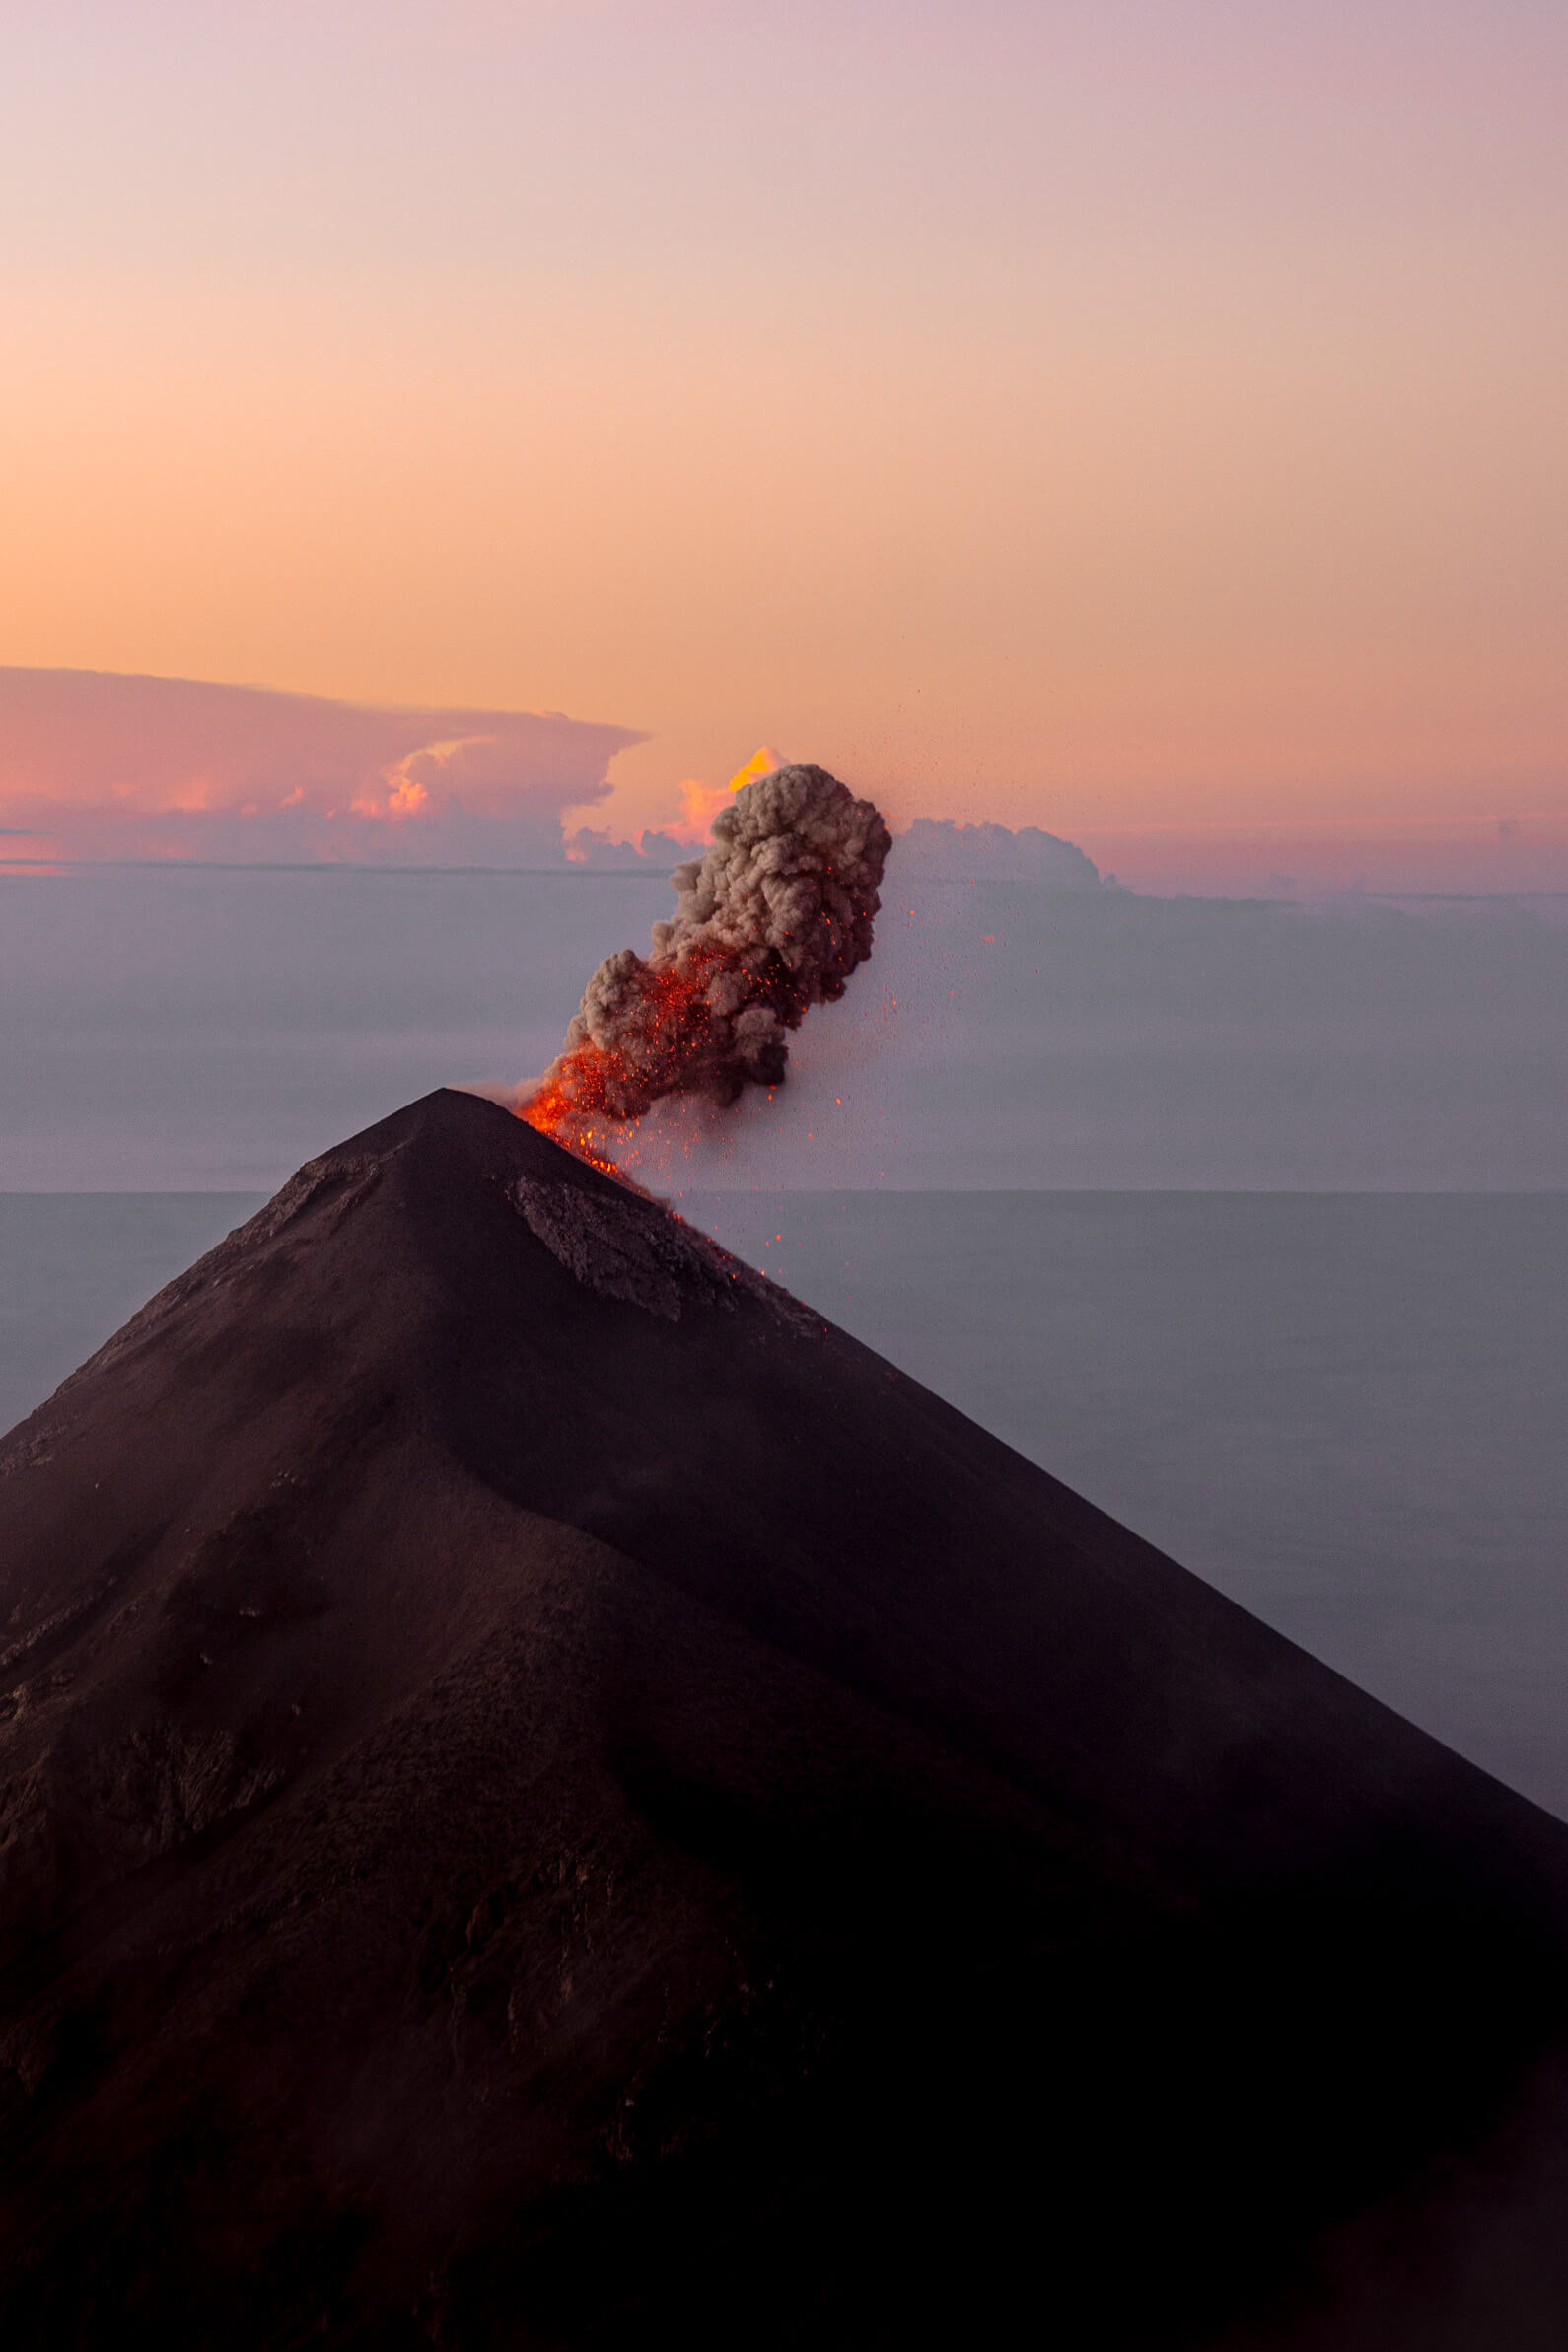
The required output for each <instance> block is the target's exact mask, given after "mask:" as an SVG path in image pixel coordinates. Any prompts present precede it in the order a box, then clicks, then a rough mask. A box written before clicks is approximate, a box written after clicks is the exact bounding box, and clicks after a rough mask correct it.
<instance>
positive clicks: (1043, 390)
mask: <svg viewBox="0 0 1568 2352" xmlns="http://www.w3.org/2000/svg"><path fill="white" fill-rule="evenodd" d="M1565 61H1568V19H1565V18H1564V15H1563V12H1562V11H1561V9H1560V7H1557V6H1551V7H1547V6H1545V5H1536V4H1534V0H1494V4H1493V5H1491V6H1489V7H1486V8H1484V9H1483V8H1482V7H1480V6H1472V5H1456V4H1454V0H1422V4H1421V5H1417V4H1416V0H1389V4H1387V5H1381V6H1368V5H1366V0H1362V4H1361V5H1359V6H1356V7H1352V6H1350V5H1348V4H1347V0H1319V4H1317V5H1315V6H1313V7H1312V8H1310V9H1302V8H1300V7H1297V6H1295V5H1289V6H1287V5H1284V4H1283V0H1279V4H1277V5H1261V4H1257V0H1253V4H1251V5H1247V6H1243V5H1241V0H1234V4H1222V0H1178V4H1176V5H1170V4H1169V0H1161V4H1158V5H1157V4H1156V0H1138V4H1136V5H1116V4H1115V0H1100V4H1099V5H1096V6H1094V7H1090V6H1089V5H1087V0H1085V4H1082V5H1080V4H1077V0H1074V4H1071V5H1068V4H1054V0H1027V4H1025V0H1019V4H1017V5H996V4H994V0H992V4H987V0H970V4H969V5H966V6H964V7H963V8H962V10H961V9H959V8H957V7H953V6H927V5H921V4H920V0H909V4H903V0H900V5H898V6H896V7H894V6H892V5H891V0H889V4H887V5H863V4H857V0H841V4H839V5H835V6H833V7H826V6H811V5H797V6H792V7H790V8H788V9H785V8H783V7H781V6H774V5H769V4H763V0H752V4H748V5H740V4H738V0H737V4H730V5H721V4H720V0H713V4H711V5H705V6H699V5H693V4H690V0H681V4H676V0H668V4H665V5H659V4H651V0H650V4H642V0H488V4H480V0H459V4H454V0H446V4H445V5H442V6H439V7H438V6H436V5H434V4H432V5H417V6H416V5H410V4H408V0H401V4H391V5H383V6H381V7H378V8H376V9H374V10H373V9H371V8H369V7H368V6H358V5H345V4H344V0H315V4H314V5H313V6H311V7H310V8H306V7H304V6H303V5H299V4H297V0H277V4H274V5H270V6H268V7H267V8H265V9H238V8H226V9H221V10H214V9H212V8H210V7H207V6H197V5H195V4H194V0H188V4H187V0H112V4H110V0H61V4H60V5H59V6H57V7H54V8H51V9H49V10H36V11H30V12H28V21H27V22H26V23H24V24H22V25H21V26H19V27H17V28H15V29H13V31H12V32H11V34H10V36H9V39H8V58H7V71H6V77H5V83H6V86H5V90H4V93H3V94H0V118H3V119H0V129H3V131H4V137H3V138H0V202H3V204H4V207H5V213H6V218H7V221H8V224H9V227H8V239H7V246H6V251H5V255H4V257H3V259H0V280H3V284H0V292H3V296H4V301H3V306H0V315H3V317H4V319H5V342H6V351H5V365H4V367H3V368H0V449H3V451H4V461H3V463H4V466H5V473H6V497H5V511H6V529H5V533H4V535H3V538H0V663H4V664H9V665H14V666H21V667H33V668H39V667H42V668H59V667H67V668H75V669H86V670H104V671H120V672H151V673H155V674H159V675H162V676H164V677H185V678H198V679H199V678H206V679H254V680H259V681H262V682H264V683H266V684H269V685H273V686H279V687H286V688H289V689H292V690H294V691H296V692H300V693H306V694H312V695H318V696H330V697H339V698H346V699H348V700H350V701H353V702H356V703H361V704H369V705H374V706H376V707H377V708H380V709H383V710H385V709H389V708H392V707H398V708H404V709H406V708H407V707H409V706H419V707H420V708H422V709H429V710H454V709H459V710H466V711H469V712H472V711H475V710H477V711H480V712H488V713H491V714H494V713H496V712H503V713H529V712H534V711H539V710H545V711H549V710H553V711H566V712H570V713H571V714H573V716H574V717H578V718H581V719H584V720H592V721H596V722H604V723H614V724H616V725H618V726H620V727H622V728H624V729H626V730H628V731H636V732H638V733H640V734H642V735H643V736H644V737H645V738H646V740H644V741H641V742H638V743H635V744H633V745H631V746H630V747H629V748H625V749H623V750H621V751H620V752H619V754H618V756H616V757H615V759H614V764H613V767H612V769H611V771H610V773H611V777H612V780H613V785H614V790H613V793H612V795H611V798H610V800H609V802H608V803H607V805H602V806H599V807H587V806H585V808H584V809H583V812H582V815H583V818H584V819H585V820H589V821H592V822H593V823H595V824H599V825H603V824H605V823H606V822H609V823H610V824H612V825H613V826H615V827H616V828H618V829H620V830H623V831H625V832H628V833H635V832H636V831H637V830H639V829H640V828H641V826H643V825H644V824H660V823H662V822H666V821H668V820H670V819H671V818H672V817H674V816H675V815H676V813H677V808H678V806H679V804H680V792H681V787H682V785H683V784H686V783H689V782H690V781H691V780H693V779H694V780H697V781H699V782H701V783H705V784H709V785H712V784H715V783H717V782H721V781H722V780H723V779H724V778H725V777H726V776H728V775H729V774H730V773H731V772H732V771H733V770H734V769H735V768H736V767H738V766H739V765H740V763H741V762H742V761H743V760H745V759H746V758H747V757H748V755H749V754H750V753H751V752H752V751H754V750H755V748H757V746H758V745H759V744H761V743H763V742H766V743H768V744H770V745H773V746H775V747H776V748H778V749H779V750H780V751H782V752H783V753H785V754H786V755H788V756H794V757H809V758H817V759H820V760H822V761H824V762H825V763H826V764H828V765H830V766H833V767H835V768H838V769H839V770H840V771H841V772H843V773H845V774H846V775H848V776H850V777H852V778H853V779H854V781H855V782H856V783H857V785H859V786H860V787H862V788H865V789H871V790H874V791H876V792H878V793H879V794H880V795H881V796H882V797H883V799H884V800H885V802H886V804H887V805H888V807H889V809H890V811H891V814H892V815H893V817H894V819H895V820H900V821H902V820H907V819H908V818H910V817H912V816H914V815H916V814H922V813H924V814H933V815H944V816H945V815H956V816H959V817H964V818H973V819H980V818H990V819H997V820H1002V821H1005V822H1009V823H1013V824H1020V823H1038V824H1043V825H1045V826H1047V827H1048V828H1049V829H1051V830H1053V831H1056V832H1060V833H1064V834H1067V835H1068V836H1070V837H1072V838H1074V839H1080V840H1082V841H1083V842H1084V843H1085V845H1086V846H1087V847H1088V848H1090V850H1091V851H1092V853H1093V854H1094V855H1095V856H1097V858H1099V859H1100V860H1101V862H1102V863H1103V864H1105V865H1110V866H1113V867H1119V868H1120V869H1128V870H1130V869H1131V867H1132V866H1133V865H1135V864H1136V862H1137V859H1138V858H1142V859H1143V861H1144V871H1145V876H1146V877H1147V875H1148V874H1149V873H1153V872H1155V871H1157V870H1158V868H1159V862H1160V857H1161V855H1162V854H1163V853H1162V851H1161V849H1160V844H1161V843H1162V842H1163V843H1165V844H1167V847H1168V848H1169V847H1170V845H1171V844H1173V843H1175V842H1176V841H1177V839H1178V838H1179V839H1180V840H1183V841H1188V842H1190V841H1192V840H1197V841H1198V842H1200V843H1204V842H1208V843H1214V842H1219V841H1221V840H1226V841H1232V842H1233V843H1234V842H1241V841H1244V840H1246V841H1248V842H1250V841H1258V842H1261V843H1263V844H1264V847H1265V848H1266V847H1267V845H1268V844H1269V843H1270V842H1272V841H1274V840H1276V839H1277V840H1278V841H1279V842H1281V843H1283V844H1285V845H1286V846H1284V847H1282V848H1281V853H1280V860H1279V866H1278V870H1279V871H1280V872H1282V873H1289V872H1292V871H1294V870H1296V869H1297V868H1299V867H1300V866H1301V864H1302V849H1301V845H1302V844H1303V843H1307V844H1311V843H1313V842H1319V843H1330V844H1333V843H1338V844H1341V845H1342V844H1343V843H1344V842H1345V841H1346V840H1347V839H1348V838H1349V837H1350V835H1351V834H1352V833H1358V828H1359V833H1358V837H1359V838H1361V839H1362V840H1364V841H1373V840H1376V841H1382V842H1394V843H1403V844H1405V845H1406V847H1412V846H1413V847H1420V846H1421V845H1422V844H1425V845H1426V847H1427V848H1428V849H1430V847H1431V845H1432V844H1433V843H1435V842H1441V843H1442V844H1445V845H1446V846H1447V847H1450V848H1452V847H1453V846H1454V845H1455V844H1459V845H1460V846H1461V847H1463V846H1466V845H1468V846H1470V847H1474V848H1475V849H1476V852H1477V855H1478V856H1481V862H1482V864H1485V863H1486V862H1487V861H1488V860H1490V866H1491V868H1492V869H1494V870H1496V871H1499V872H1500V871H1502V869H1503V868H1504V867H1506V868H1507V869H1508V871H1509V873H1510V874H1512V873H1513V871H1514V869H1515V868H1516V867H1518V866H1520V865H1521V864H1522V863H1523V864H1524V865H1525V866H1526V867H1528V864H1529V860H1530V859H1531V858H1532V856H1533V855H1534V854H1535V852H1536V851H1537V850H1538V853H1539V857H1540V859H1541V860H1542V861H1543V864H1542V868H1541V870H1542V871H1544V864H1545V863H1549V862H1550V860H1551V859H1553V858H1555V859H1557V860H1558V861H1559V862H1560V861H1561V858H1562V856H1563V854H1564V850H1565V845H1568V784H1565V768H1568V665H1565V663H1564V661H1563V656H1562V647H1563V644H1564V641H1565V624H1568V561H1565V547H1568V534H1565V529H1564V526H1565V522H1568V513H1565V508H1568V498H1565V491H1568V458H1565V442H1564V436H1563V433H1562V429H1561V420H1562V415H1563V413H1564V405H1565V399H1568V311H1565V308H1564V306H1563V304H1562V302H1561V299H1560V283H1561V254H1562V251H1563V249H1564V237H1565V233H1568V145H1565V143H1564V142H1563V140H1562V138H1561V121H1562V117H1563V110H1564V102H1565V99H1568V87H1565V82H1568V77H1565V72H1564V67H1565ZM432 740H434V739H432ZM402 755H403V754H402V753H400V752H399V753H398V756H402ZM463 756H469V754H464V755H463ZM383 764H384V765H385V764H387V763H383ZM7 772H10V771H7ZM378 772H379V771H378ZM589 798H591V795H589V794H587V793H585V801H586V800H587V799H589ZM18 806H20V804H19V803H17V802H14V801H12V802H7V801H4V800H0V823H14V822H17V821H19V819H18V817H17V815H16V814H15V810H16V808H17V807H18ZM1501 826H1511V827H1512V828H1513V830H1512V831H1510V832H1502V831H1500V830H1499V827H1501ZM1117 841H1120V842H1122V843H1123V844H1127V843H1136V844H1141V845H1142V846H1141V847H1140V848H1137V849H1136V851H1135V855H1134V856H1133V857H1132V858H1129V857H1126V856H1122V857H1121V858H1120V859H1119V860H1118V855H1117V854H1116V851H1115V849H1114V846H1113V845H1114V843H1116V842H1117ZM1290 843H1295V844H1296V845H1297V846H1296V847H1294V848H1291V847H1289V844H1290ZM1498 843H1502V844H1504V845H1505V848H1504V849H1497V848H1496V847H1495V845H1496V844H1498ZM1489 844H1490V845H1494V846H1487V845H1489ZM1508 844H1513V845H1514V846H1512V847H1507V846H1506V845H1508ZM1520 844H1525V845H1526V846H1525V847H1521V846H1519V845H1520ZM1483 851H1484V855H1482V852H1483ZM1182 854H1183V855H1185V854H1186V852H1185V851H1183V852H1182ZM1216 854H1217V855H1219V854H1220V853H1219V852H1216ZM1231 854H1232V853H1231V852H1230V851H1226V852H1224V855H1227V856H1228V855H1231ZM1235 854H1236V855H1237V856H1241V855H1242V852H1241V851H1240V850H1238V851H1236V853H1235ZM1260 854H1261V853H1260ZM1334 854H1335V855H1336V856H1337V855H1339V851H1338V850H1337V849H1336V850H1335V853H1334ZM1423 854H1424V853H1423ZM1246 855H1247V857H1248V858H1250V857H1251V855H1252V852H1251V851H1250V850H1247V852H1246ZM1345 856H1346V857H1347V858H1348V859H1349V862H1350V864H1351V866H1354V863H1355V853H1354V849H1353V848H1352V849H1351V850H1349V851H1346V852H1345ZM1499 861H1501V864H1500V863H1499ZM1168 862H1169V861H1168ZM1439 862H1440V863H1441V861H1439ZM1222 863H1223V858H1222ZM1477 870H1478V869H1477ZM1434 871H1435V869H1434ZM1351 878H1352V879H1353V876H1352V877H1351ZM1510 887H1516V886H1512V885H1511V886H1510Z"/></svg>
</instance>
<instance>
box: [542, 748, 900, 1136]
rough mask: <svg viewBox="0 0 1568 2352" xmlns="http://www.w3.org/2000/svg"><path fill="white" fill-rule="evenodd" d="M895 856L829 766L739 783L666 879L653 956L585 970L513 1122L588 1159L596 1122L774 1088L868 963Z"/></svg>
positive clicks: (883, 832)
mask: <svg viewBox="0 0 1568 2352" xmlns="http://www.w3.org/2000/svg"><path fill="white" fill-rule="evenodd" d="M890 848H891V836H890V834H889V831H888V827H887V825H886V824H885V823H884V821H883V819H882V816H881V813H880V812H879V811H878V810H877V809H876V808H875V807H874V806H873V805H872V803H871V802H870V801H863V800H857V799H856V798H855V796H854V794H853V793H852V792H851V791H850V790H849V788H848V786H847V785H845V784H841V783H840V782H839V781H838V778H837V777H836V776H831V775H829V774H828V772H827V770H826V769H825V768H821V767H811V766H798V767H797V766H791V767H780V768H775V769H774V770H773V772H772V774H771V775H766V776H759V777H757V778H756V779H755V780H754V781H753V782H751V783H749V784H747V785H744V786H743V787H742V789H741V790H740V791H739V792H738V793H737V794H736V796H735V799H734V800H733V801H732V802H731V803H730V805H729V807H728V808H725V809H722V810H721V811H720V812H719V815H718V816H717V817H716V818H715V819H714V820H713V838H712V840H711V841H710V842H709V844H708V846H707V848H706V849H705V850H704V851H703V853H702V856H701V857H700V858H697V859H693V860H692V862H691V863H690V864H689V865H685V866H678V867H677V869H676V871H675V873H674V875H673V876H672V877H671V880H672V882H673V884H674V886H675V891H676V912H675V916H674V919H673V920H672V921H670V922H668V923H656V924H655V925H654V927H653V940H652V945H651V947H650V950H649V953H648V954H647V955H646V956H639V955H638V954H637V952H636V950H635V949H633V948H622V949H621V950H620V951H619V953H618V954H616V955H613V956H607V957H606V959H605V962H603V963H602V964H601V965H600V967H599V969H598V970H597V971H596V972H595V974H594V976H593V978H592V979H591V980H590V981H589V983H588V986H587V988H586V989H585V990H584V991H583V1001H582V1004H581V1005H580V1007H579V1008H578V1010H577V1012H576V1013H575V1014H574V1015H573V1017H572V1022H571V1026H570V1028H569V1029H568V1030H567V1033H566V1042H565V1044H564V1046H563V1047H562V1049H561V1052H560V1053H559V1054H558V1055H557V1057H556V1059H555V1060H554V1061H553V1062H552V1063H551V1065H550V1068H549V1070H548V1071H547V1072H546V1073H545V1076H544V1078H543V1080H542V1081H541V1083H540V1085H539V1086H538V1087H537V1089H536V1090H535V1093H534V1094H533V1095H531V1096H530V1097H529V1098H528V1100H527V1101H526V1102H524V1103H523V1104H521V1105H519V1111H520V1115H521V1116H522V1117H523V1118H525V1119H527V1120H528V1121H529V1123H530V1125H531V1126H534V1127H537V1128H538V1129H539V1130H540V1131H541V1132H542V1133H544V1134H546V1135H550V1136H552V1137H553V1138H554V1139H555V1140H556V1141H557V1142H559V1143H564V1144H566V1145H568V1146H569V1147H570V1148H571V1149H573V1150H577V1151H579V1152H581V1153H582V1154H583V1156H584V1157H586V1158H595V1157H597V1154H596V1153H595V1152H594V1150H593V1149H592V1148H591V1146H592V1143H593V1140H594V1129H595V1126H596V1122H598V1121H600V1120H605V1119H608V1120H612V1121H615V1122H616V1123H624V1122H626V1121H629V1120H635V1119H639V1118H641V1117H642V1116H643V1114H644V1113H645V1112H646V1111H648V1110H649V1109H650V1108H651V1107H652V1105H654V1104H655V1103H656V1102H658V1101H659V1100H660V1099H661V1098H662V1097H664V1096H666V1095H697V1096H702V1097H704V1098H706V1099H707V1100H708V1101H710V1102H713V1103H717V1104H719V1105H726V1106H727V1105H730V1104H733V1103H735V1102H736V1101H738V1099H739V1098H740V1096H741V1095H742V1093H743V1092H744V1091H745V1089H746V1088H747V1087H748V1086H765V1087H772V1086H777V1085H779V1084H780V1083H781V1082H782V1080H783V1078H784V1075H785V1070H786V1066H787V1064H788V1060H789V1043H788V1036H787V1033H788V1032H789V1031H790V1030H792V1029H798V1028H799V1027H800V1025H801V1023H802V1021H803V1020H804V1019H805V1017H806V1015H807V1013H808V1012H809V1011H810V1010H811V1007H812V1006H813V1005H819V1004H829V1003H831V1002H832V1001H833V1000H834V999H835V998H837V997H840V996H842V995H843V993H844V989H845V986H846V984H847V982H848V979H849V976H850V974H851V972H853V971H854V969H855V967H856V966H857V964H861V963H864V962H865V961H866V959H867V957H868V956H869V955H870V954H871V947H872V927H873V924H874V922H875V919H876V915H877V909H878V906H879V903H880V901H879V898H878V887H879V885H880V883H881V881H882V871H883V865H884V862H885V860H886V858H887V855H888V851H889V849H890Z"/></svg>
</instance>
